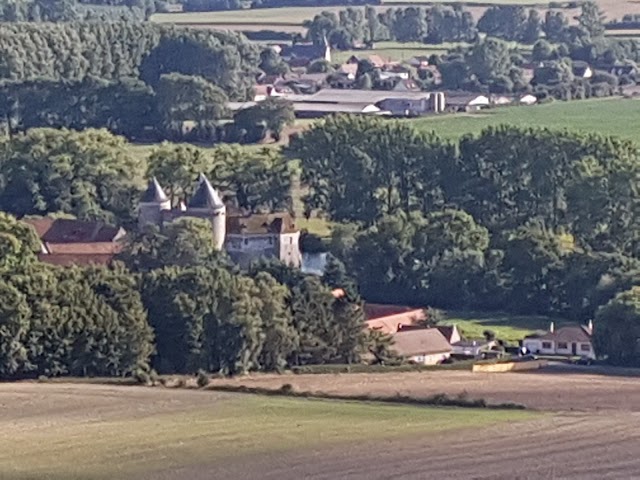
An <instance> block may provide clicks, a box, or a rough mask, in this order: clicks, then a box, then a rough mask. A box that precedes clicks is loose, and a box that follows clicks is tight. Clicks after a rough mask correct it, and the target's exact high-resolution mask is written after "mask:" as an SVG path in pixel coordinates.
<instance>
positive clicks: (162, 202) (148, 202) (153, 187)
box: [138, 177, 171, 228]
mask: <svg viewBox="0 0 640 480" xmlns="http://www.w3.org/2000/svg"><path fill="white" fill-rule="evenodd" d="M163 210H171V201H170V200H169V198H168V197H167V195H166V194H165V193H164V190H162V187H161V186H160V184H159V183H158V180H156V177H153V178H152V179H151V180H149V186H148V187H147V190H146V191H145V192H144V194H143V195H142V198H141V199H140V204H139V206H138V226H139V227H141V228H142V227H144V226H145V225H148V224H153V225H158V226H160V225H161V224H162V212H163Z"/></svg>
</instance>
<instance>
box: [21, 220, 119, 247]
mask: <svg viewBox="0 0 640 480" xmlns="http://www.w3.org/2000/svg"><path fill="white" fill-rule="evenodd" d="M24 222H25V223H27V224H29V225H31V226H32V227H33V228H34V229H35V230H36V233H37V234H38V237H40V240H41V241H42V242H43V243H45V244H47V243H89V242H91V243H93V242H115V241H117V240H119V239H120V238H122V237H123V236H124V235H125V232H124V230H123V229H122V228H120V227H114V226H112V225H107V224H105V223H102V222H96V221H84V220H75V219H68V218H51V217H43V218H27V219H24Z"/></svg>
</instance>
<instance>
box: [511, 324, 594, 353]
mask: <svg viewBox="0 0 640 480" xmlns="http://www.w3.org/2000/svg"><path fill="white" fill-rule="evenodd" d="M551 325H552V326H551V328H550V329H549V332H547V333H544V334H541V335H530V336H528V337H526V338H525V339H524V340H523V341H522V346H523V347H524V348H526V349H527V350H529V351H530V352H531V353H534V354H539V355H564V356H568V357H570V356H580V357H585V358H590V359H592V360H594V359H595V358H596V354H595V350H594V349H593V343H592V341H591V338H592V334H593V327H592V325H591V324H589V326H583V325H574V326H567V327H562V328H559V329H558V330H555V328H554V327H553V324H551Z"/></svg>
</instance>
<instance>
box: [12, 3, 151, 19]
mask: <svg viewBox="0 0 640 480" xmlns="http://www.w3.org/2000/svg"><path fill="white" fill-rule="evenodd" d="M155 11H156V2H155V0H2V1H0V21H2V22H74V21H79V20H96V21H114V20H115V21H118V20H123V19H126V20H128V21H141V20H145V19H148V18H149V17H150V16H151V14H153V13H154V12H155Z"/></svg>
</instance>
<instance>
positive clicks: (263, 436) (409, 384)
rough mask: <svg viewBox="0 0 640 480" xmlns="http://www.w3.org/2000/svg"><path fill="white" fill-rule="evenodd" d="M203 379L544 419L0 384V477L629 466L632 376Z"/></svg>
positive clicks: (635, 434) (638, 439) (583, 473)
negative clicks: (464, 395) (429, 399)
mask: <svg viewBox="0 0 640 480" xmlns="http://www.w3.org/2000/svg"><path fill="white" fill-rule="evenodd" d="M215 382H216V383H217V384H222V383H227V384H228V383H232V384H240V383H244V384H247V385H254V386H255V385H261V386H266V387H271V388H279V387H280V386H281V385H282V384H283V383H290V384H292V385H293V386H294V388H296V389H301V390H324V391H328V392H336V393H342V394H361V393H370V394H382V395H392V396H393V395H395V394H396V392H399V393H408V394H411V395H416V396H420V395H430V394H433V393H442V392H446V393H450V394H455V393H460V392H463V391H465V392H468V394H469V396H470V397H472V398H477V397H484V398H486V399H488V400H490V401H494V402H496V401H497V402H502V401H516V402H519V403H526V404H527V405H529V406H531V407H535V408H537V409H542V410H546V411H548V413H544V412H543V413H538V412H531V411H499V410H477V409H450V408H421V407H409V406H397V405H394V406H392V405H384V404H380V403H357V402H345V401H329V400H310V399H292V398H281V397H261V396H253V395H242V394H235V395H234V394H223V393H217V392H212V391H195V390H177V389H163V388H160V387H158V388H145V387H116V386H104V385H88V384H80V385H79V384H58V383H55V384H38V383H11V384H0V405H2V408H1V409H0V428H2V432H3V435H2V436H1V437H0V479H3V480H4V479H11V480H13V479H15V480H25V479H27V478H28V479H35V480H37V479H52V480H63V479H64V480H74V479H83V480H93V479H118V478H123V479H125V478H127V479H129V478H136V479H142V480H145V479H149V480H152V479H153V480H157V479H160V480H178V479H183V478H189V479H194V480H205V479H207V480H211V479H223V478H243V479H268V480H271V479H273V480H276V479H277V480H297V479H300V478H305V479H311V480H320V479H323V480H326V479H333V478H340V479H343V478H344V479H353V480H355V479H357V480H365V479H367V480H369V479H372V478H379V479H383V478H403V479H416V480H418V479H460V478H475V479H483V480H489V479H491V480H497V479H507V478H508V479H515V478H519V479H528V478H531V479H534V478H535V479H552V478H563V479H594V480H595V479H602V478H633V477H634V475H636V474H637V472H638V471H640V458H639V457H638V455H637V452H638V449H639V448H640V434H639V432H640V412H639V410H640V389H639V388H637V379H630V378H625V377H620V378H614V377H607V376H597V375H591V374H564V375H559V374H558V373H555V372H552V371H551V372H549V373H532V374H489V375H484V374H472V373H470V372H462V371H447V372H421V373H403V374H362V375H355V374H351V375H263V376H252V377H240V378H237V379H231V380H229V379H220V380H216V381H215ZM614 392H615V393H614ZM541 459H543V461H541Z"/></svg>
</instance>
